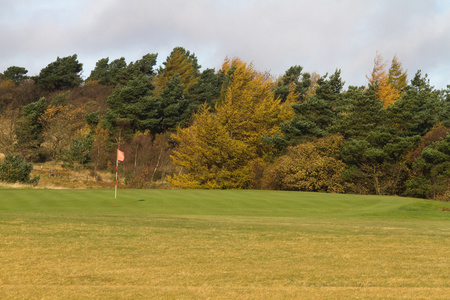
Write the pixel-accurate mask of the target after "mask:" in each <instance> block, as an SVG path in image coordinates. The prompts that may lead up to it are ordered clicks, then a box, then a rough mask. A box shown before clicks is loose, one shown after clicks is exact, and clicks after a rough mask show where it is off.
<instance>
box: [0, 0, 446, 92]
mask: <svg viewBox="0 0 450 300" xmlns="http://www.w3.org/2000/svg"><path fill="white" fill-rule="evenodd" d="M0 4H1V10H0V41H1V46H0V72H3V71H4V70H5V69H7V68H8V67H10V66H14V65H15V66H21V67H25V68H26V69H27V70H29V74H28V75H37V74H38V73H39V71H40V70H41V69H42V68H44V67H45V66H47V65H48V64H49V63H51V62H53V61H55V59H56V57H58V56H59V57H65V56H68V55H72V54H78V60H79V61H80V62H81V63H83V70H84V73H83V76H84V77H85V78H86V77H88V76H89V74H90V72H91V70H92V69H93V68H94V67H95V63H96V62H97V61H98V60H99V59H101V58H104V57H109V58H110V60H113V59H116V58H120V57H122V56H123V57H125V59H126V61H127V62H128V63H129V62H131V61H135V60H137V59H140V58H141V57H142V56H143V55H144V54H146V53H158V65H160V64H162V62H164V61H165V59H166V57H167V56H168V55H169V53H170V51H171V50H172V49H173V48H174V47H177V46H182V47H184V48H186V49H187V50H189V51H191V53H195V54H196V56H197V58H198V61H199V64H201V65H202V68H203V69H205V68H215V69H216V70H218V69H220V67H221V65H222V63H223V61H224V59H225V58H226V57H227V56H228V57H235V56H238V57H240V58H241V59H242V60H244V61H246V62H253V64H254V66H255V68H256V69H257V70H259V71H268V72H270V73H271V74H272V75H275V76H278V75H282V74H283V73H284V71H286V70H287V69H288V68H289V67H291V66H294V65H301V66H303V67H304V70H305V71H307V72H317V73H319V74H321V75H324V74H325V73H327V72H329V73H333V72H334V71H335V69H336V68H339V69H341V70H342V75H341V76H342V78H343V80H344V81H345V82H346V86H348V85H366V84H367V79H366V78H365V76H366V74H369V73H370V72H371V69H372V67H373V59H374V58H375V55H376V52H377V51H379V52H380V53H381V54H382V55H383V57H384V58H385V59H386V60H387V61H389V63H390V61H391V60H392V57H393V56H394V54H396V55H397V57H398V58H399V60H400V62H401V63H402V66H403V67H404V69H407V70H408V76H409V77H408V78H409V79H411V78H412V76H413V75H414V74H415V73H416V71H417V70H419V69H420V70H422V73H428V75H429V78H430V80H431V84H432V85H434V86H435V87H436V88H445V87H446V85H447V84H450V5H449V4H450V1H445V0H442V1H437V0H426V1H423V0H404V1H400V0H398V1H396V0H341V1H339V0H307V1H301V0H239V1H238V0H189V1H188V0H40V1H36V0H0Z"/></svg>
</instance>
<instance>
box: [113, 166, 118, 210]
mask: <svg viewBox="0 0 450 300" xmlns="http://www.w3.org/2000/svg"><path fill="white" fill-rule="evenodd" d="M118 171H119V160H118V159H116V188H115V191H114V207H116V202H117V172H118Z"/></svg>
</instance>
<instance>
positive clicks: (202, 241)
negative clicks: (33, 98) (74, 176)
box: [0, 190, 450, 299]
mask: <svg viewBox="0 0 450 300" xmlns="http://www.w3.org/2000/svg"><path fill="white" fill-rule="evenodd" d="M445 207H447V208H448V207H450V203H442V202H433V201H426V200H418V199H408V198H399V197H376V196H359V195H338V194H319V193H298V192H273V191H181V190H163V191H161V190H121V191H119V197H118V202H117V207H114V192H113V191H110V190H0V262H1V264H0V298H2V299H15V298H21V299H41V298H45V299H88V298H94V299H142V298H164V299H199V298H200V299H202V298H214V299H261V298H262V299H319V298H322V299H324V298H327V299H336V298H350V299H351V298H364V299H399V298H404V299H407V298H410V299H448V295H450V271H449V270H450V268H449V267H450V257H449V255H448V254H449V253H450V212H447V211H444V210H443V208H445Z"/></svg>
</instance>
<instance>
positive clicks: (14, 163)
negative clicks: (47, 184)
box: [0, 153, 40, 186]
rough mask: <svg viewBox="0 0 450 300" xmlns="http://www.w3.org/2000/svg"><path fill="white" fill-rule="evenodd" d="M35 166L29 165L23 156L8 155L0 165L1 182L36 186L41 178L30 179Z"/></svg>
mask: <svg viewBox="0 0 450 300" xmlns="http://www.w3.org/2000/svg"><path fill="white" fill-rule="evenodd" d="M31 170H33V164H32V163H27V162H26V160H25V158H24V157H23V156H22V155H21V154H12V153H11V154H8V155H6V157H5V160H4V161H3V163H1V164H0V180H1V181H4V182H11V183H14V182H23V183H29V184H33V185H34V186H36V185H37V184H38V182H39V179H40V176H39V175H38V176H35V177H33V179H30V173H31Z"/></svg>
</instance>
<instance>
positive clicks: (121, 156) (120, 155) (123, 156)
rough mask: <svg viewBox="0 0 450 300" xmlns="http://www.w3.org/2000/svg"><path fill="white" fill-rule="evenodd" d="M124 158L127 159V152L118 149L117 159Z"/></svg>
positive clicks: (121, 159)
mask: <svg viewBox="0 0 450 300" xmlns="http://www.w3.org/2000/svg"><path fill="white" fill-rule="evenodd" d="M124 159H125V153H123V152H122V151H120V150H119V149H117V160H118V161H123V160H124Z"/></svg>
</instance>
